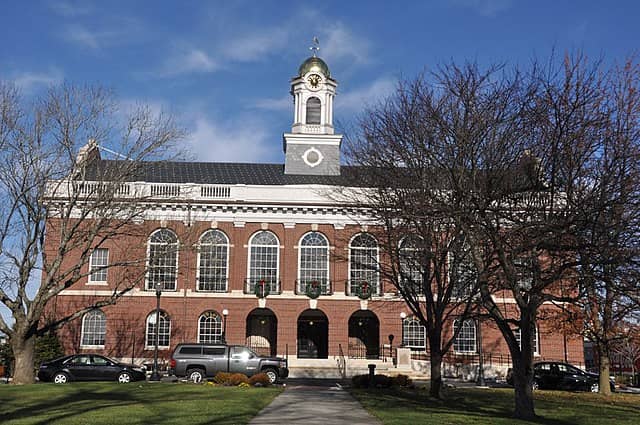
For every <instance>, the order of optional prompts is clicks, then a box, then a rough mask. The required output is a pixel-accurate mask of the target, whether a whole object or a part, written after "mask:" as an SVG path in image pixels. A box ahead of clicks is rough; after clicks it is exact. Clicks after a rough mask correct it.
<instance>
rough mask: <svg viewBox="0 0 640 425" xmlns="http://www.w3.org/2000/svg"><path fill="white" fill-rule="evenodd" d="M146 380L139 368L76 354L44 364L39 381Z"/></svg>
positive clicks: (102, 357) (142, 370) (96, 356)
mask: <svg viewBox="0 0 640 425" xmlns="http://www.w3.org/2000/svg"><path fill="white" fill-rule="evenodd" d="M145 378H146V375H145V371H144V369H143V368H141V367H139V366H135V365H132V364H125V363H119V362H117V361H115V360H112V359H110V358H108V357H104V356H100V355H98V354H74V355H71V356H65V357H61V358H59V359H55V360H52V361H50V362H46V363H43V364H42V365H41V366H40V370H39V371H38V379H40V380H41V381H51V382H54V383H56V384H65V383H67V382H69V381H118V382H120V383H127V382H131V381H141V380H144V379H145Z"/></svg>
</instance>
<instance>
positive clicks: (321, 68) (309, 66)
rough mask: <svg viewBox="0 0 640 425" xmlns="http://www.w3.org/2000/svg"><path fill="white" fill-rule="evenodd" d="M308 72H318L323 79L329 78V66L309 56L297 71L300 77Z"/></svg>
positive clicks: (317, 58)
mask: <svg viewBox="0 0 640 425" xmlns="http://www.w3.org/2000/svg"><path fill="white" fill-rule="evenodd" d="M308 72H319V73H321V74H323V75H324V76H325V77H327V78H328V77H330V76H331V73H330V72H329V66H327V64H326V63H325V61H323V60H322V59H320V58H319V57H317V56H311V57H310V58H308V59H307V60H305V61H304V62H302V65H300V68H299V69H298V75H299V76H300V77H302V76H303V75H305V74H306V73H308Z"/></svg>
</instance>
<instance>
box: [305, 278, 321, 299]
mask: <svg viewBox="0 0 640 425" xmlns="http://www.w3.org/2000/svg"><path fill="white" fill-rule="evenodd" d="M304 293H305V294H306V296H307V297H309V298H311V299H314V300H315V299H316V298H318V297H319V296H320V294H321V293H322V287H321V286H320V283H318V281H317V280H314V281H313V282H307V285H306V287H305V289H304Z"/></svg>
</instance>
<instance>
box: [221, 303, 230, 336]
mask: <svg viewBox="0 0 640 425" xmlns="http://www.w3.org/2000/svg"><path fill="white" fill-rule="evenodd" d="M228 315H229V310H227V309H226V308H225V309H223V310H222V316H223V317H224V319H223V322H222V342H223V343H224V344H226V343H227V316H228Z"/></svg>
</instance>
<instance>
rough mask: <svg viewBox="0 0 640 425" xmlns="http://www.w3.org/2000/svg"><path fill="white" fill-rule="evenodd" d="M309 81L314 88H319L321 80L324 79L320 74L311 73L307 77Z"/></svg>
mask: <svg viewBox="0 0 640 425" xmlns="http://www.w3.org/2000/svg"><path fill="white" fill-rule="evenodd" d="M307 81H308V82H309V85H310V86H311V87H312V88H314V89H317V88H318V86H319V85H320V82H321V81H322V77H321V76H319V75H318V74H311V75H309V77H307Z"/></svg>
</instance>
